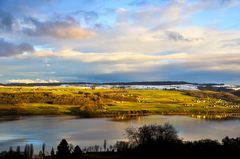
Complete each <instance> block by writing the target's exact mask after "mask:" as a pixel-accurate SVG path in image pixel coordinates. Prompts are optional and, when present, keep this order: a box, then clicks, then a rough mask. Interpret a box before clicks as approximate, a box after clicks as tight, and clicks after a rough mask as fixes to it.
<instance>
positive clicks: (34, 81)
mask: <svg viewBox="0 0 240 159" xmlns="http://www.w3.org/2000/svg"><path fill="white" fill-rule="evenodd" d="M59 82H60V81H59V80H51V79H50V80H41V79H36V80H32V79H11V80H7V83H26V84H28V83H59Z"/></svg>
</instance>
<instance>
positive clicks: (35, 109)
mask: <svg viewBox="0 0 240 159" xmlns="http://www.w3.org/2000/svg"><path fill="white" fill-rule="evenodd" d="M239 101H240V98H239V97H238V96H235V95H232V94H229V93H222V92H210V91H176V90H131V89H82V88H80V87H66V88H65V87H1V88H0V115H61V114H70V115H80V116H83V117H94V116H113V117H116V119H125V118H127V117H128V116H131V115H145V114H168V115H173V114H174V115H175V114H178V115H192V116H195V117H203V118H210V117H212V116H213V117H214V118H216V117H217V118H222V117H227V116H229V115H232V114H238V113H240V102H239Z"/></svg>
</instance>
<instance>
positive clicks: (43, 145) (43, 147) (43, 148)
mask: <svg viewBox="0 0 240 159" xmlns="http://www.w3.org/2000/svg"><path fill="white" fill-rule="evenodd" d="M45 148H46V144H45V143H43V144H42V158H44V157H45Z"/></svg>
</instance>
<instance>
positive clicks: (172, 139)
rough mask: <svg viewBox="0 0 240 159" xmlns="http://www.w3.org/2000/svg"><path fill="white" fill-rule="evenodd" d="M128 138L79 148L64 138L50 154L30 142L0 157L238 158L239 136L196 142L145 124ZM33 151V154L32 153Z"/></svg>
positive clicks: (171, 129) (164, 127) (165, 128)
mask: <svg viewBox="0 0 240 159" xmlns="http://www.w3.org/2000/svg"><path fill="white" fill-rule="evenodd" d="M126 133H127V135H128V141H118V142H117V143H116V144H115V145H114V146H112V147H111V148H110V147H108V148H107V144H106V142H104V145H103V147H101V148H99V147H100V146H97V145H95V146H94V147H95V148H93V149H85V150H82V149H81V148H80V147H79V146H78V145H76V146H75V147H74V146H73V145H71V144H69V143H68V142H67V141H66V140H65V139H63V140H62V141H61V142H60V144H59V145H58V146H57V150H56V152H55V150H54V148H52V149H51V151H50V153H49V152H47V150H46V149H45V144H43V146H42V150H40V152H39V153H34V149H33V145H32V144H30V145H28V144H27V145H26V146H25V148H24V151H21V150H20V147H17V149H16V150H13V148H11V147H10V148H9V151H8V152H7V151H4V152H1V153H0V159H135V158H136V159H145V158H147V159H149V158H151V159H154V158H156V159H158V158H185V159H192V158H197V159H202V158H207V159H210V158H211V159H212V158H219V159H227V158H239V154H240V137H237V138H229V137H225V138H223V139H222V142H221V143H220V142H219V141H216V140H210V139H202V140H198V141H182V140H181V139H179V137H178V135H177V131H176V130H175V128H174V127H173V126H172V125H169V124H164V125H144V126H142V127H139V128H129V129H127V130H126ZM34 154H35V155H34Z"/></svg>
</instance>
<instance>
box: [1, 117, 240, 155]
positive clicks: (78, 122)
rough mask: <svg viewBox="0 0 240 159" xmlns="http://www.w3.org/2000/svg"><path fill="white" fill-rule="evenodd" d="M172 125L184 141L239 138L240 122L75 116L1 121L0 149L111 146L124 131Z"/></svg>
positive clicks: (188, 118) (184, 118)
mask: <svg viewBox="0 0 240 159" xmlns="http://www.w3.org/2000/svg"><path fill="white" fill-rule="evenodd" d="M166 122H167V123H170V124H172V125H173V126H174V127H175V128H176V129H177V131H178V134H179V136H180V137H181V138H182V139H184V140H197V139H202V138H211V139H218V140H220V141H221V139H222V138H223V137H225V136H227V135H228V136H230V137H237V136H240V120H237V119H236V120H200V119H195V118H191V117H187V116H162V115H150V116H144V117H138V118H137V119H132V120H129V121H125V122H116V121H112V120H111V119H109V118H92V119H79V118H76V117H72V116H60V117H59V116H58V117H56V116H55V117H51V116H35V117H22V118H20V119H18V120H8V121H6V120H0V150H1V151H2V150H8V148H9V146H13V148H15V147H16V146H17V145H20V146H24V145H25V144H26V143H32V144H34V148H35V149H37V150H38V149H40V147H41V145H42V143H44V142H45V143H46V145H47V148H48V149H50V148H51V147H52V146H53V147H56V146H57V145H58V143H59V142H60V140H61V139H63V138H65V139H67V141H68V142H69V143H71V144H73V145H77V144H78V145H79V146H81V147H85V146H92V145H96V144H97V145H103V141H104V139H106V140H107V143H108V145H110V144H114V143H115V142H116V141H119V140H126V135H125V129H126V128H128V127H132V126H133V127H138V126H141V125H144V124H163V123H166Z"/></svg>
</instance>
